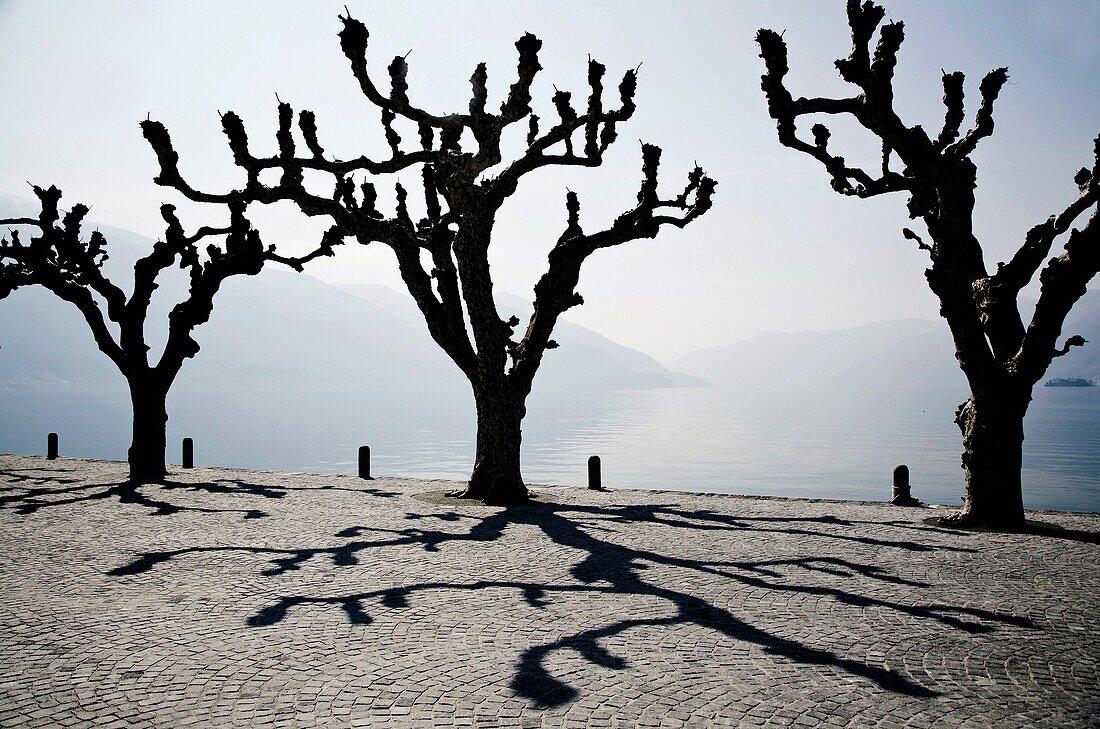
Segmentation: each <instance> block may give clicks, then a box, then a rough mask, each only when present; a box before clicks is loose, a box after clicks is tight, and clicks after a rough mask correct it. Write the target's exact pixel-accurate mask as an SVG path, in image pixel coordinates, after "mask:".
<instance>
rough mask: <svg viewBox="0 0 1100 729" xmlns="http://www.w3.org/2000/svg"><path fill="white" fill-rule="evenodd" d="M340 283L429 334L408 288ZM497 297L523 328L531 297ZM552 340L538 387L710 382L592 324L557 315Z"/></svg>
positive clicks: (609, 387) (503, 311)
mask: <svg viewBox="0 0 1100 729" xmlns="http://www.w3.org/2000/svg"><path fill="white" fill-rule="evenodd" d="M337 288H340V289H341V290H343V291H346V292H348V293H350V294H353V295H354V296H358V297H360V298H362V299H364V300H366V301H369V302H370V303H372V304H374V305H376V306H378V307H380V308H382V309H384V310H385V311H386V312H387V313H389V314H391V315H393V316H395V317H397V318H399V319H401V320H402V321H406V322H408V325H409V326H410V327H411V328H413V329H415V330H417V331H419V332H423V335H424V338H425V339H426V340H427V339H428V337H429V335H428V333H427V329H426V325H425V324H424V321H423V319H422V318H421V316H420V311H419V310H418V309H417V307H416V304H415V302H414V301H413V300H412V298H411V297H410V296H409V295H408V294H404V293H399V292H397V291H394V290H393V289H391V288H389V287H387V286H381V285H378V284H351V285H344V286H338V287H337ZM495 298H496V304H497V309H498V310H499V311H500V314H501V317H503V318H507V317H508V316H510V315H511V314H515V315H516V316H517V317H519V319H520V324H519V326H517V327H516V332H517V333H519V334H522V332H523V328H524V327H525V326H526V324H527V321H528V320H529V319H530V317H531V313H532V311H533V307H532V305H531V302H530V301H527V300H526V299H524V298H522V297H519V296H516V295H515V294H510V293H507V292H503V291H498V292H497V293H496V297H495ZM554 340H555V341H557V342H558V343H559V344H560V345H561V347H560V348H558V349H554V350H550V351H548V352H547V353H546V354H545V355H544V356H543V360H542V365H541V367H540V368H539V373H538V375H537V379H536V383H537V384H536V386H537V387H551V388H555V389H558V388H560V389H594V390H630V389H641V388H650V387H707V386H708V383H706V382H704V381H703V380H701V379H699V378H698V377H693V376H691V375H685V374H680V373H678V372H672V371H670V370H669V369H668V368H666V367H665V366H664V365H662V364H661V363H660V362H658V361H657V360H655V359H653V358H652V357H650V356H649V355H647V354H644V353H642V352H639V351H638V350H636V349H631V348H630V347H625V346H623V345H621V344H617V343H615V342H613V341H611V340H610V339H608V338H607V337H604V336H603V335H601V334H598V333H597V332H594V331H592V330H591V329H588V328H586V327H582V326H580V325H579V324H574V323H572V322H569V321H565V320H564V319H559V321H558V325H557V327H556V328H555V329H554ZM433 346H434V345H433Z"/></svg>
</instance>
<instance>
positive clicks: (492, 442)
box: [459, 383, 527, 504]
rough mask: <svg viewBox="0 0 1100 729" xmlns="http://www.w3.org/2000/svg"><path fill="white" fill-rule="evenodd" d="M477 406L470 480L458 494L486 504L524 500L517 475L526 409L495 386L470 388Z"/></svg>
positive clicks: (518, 399) (504, 389)
mask: <svg viewBox="0 0 1100 729" xmlns="http://www.w3.org/2000/svg"><path fill="white" fill-rule="evenodd" d="M474 401H475V403H476V405H477V454H476V456H475V458H474V472H473V474H472V475H471V476H470V482H469V484H468V485H467V486H466V490H465V491H463V492H462V493H461V494H460V495H459V497H460V498H463V499H478V500H481V501H484V502H485V503H487V504H515V503H518V502H522V501H526V500H527V487H526V486H524V484H523V476H522V475H521V474H520V465H519V452H520V441H521V438H522V434H521V432H520V424H521V423H522V422H523V416H524V415H525V414H526V412H527V408H526V406H525V405H524V404H523V398H522V397H520V396H518V395H516V394H514V393H510V392H509V389H508V388H507V386H506V385H505V384H504V383H500V386H498V387H477V388H474Z"/></svg>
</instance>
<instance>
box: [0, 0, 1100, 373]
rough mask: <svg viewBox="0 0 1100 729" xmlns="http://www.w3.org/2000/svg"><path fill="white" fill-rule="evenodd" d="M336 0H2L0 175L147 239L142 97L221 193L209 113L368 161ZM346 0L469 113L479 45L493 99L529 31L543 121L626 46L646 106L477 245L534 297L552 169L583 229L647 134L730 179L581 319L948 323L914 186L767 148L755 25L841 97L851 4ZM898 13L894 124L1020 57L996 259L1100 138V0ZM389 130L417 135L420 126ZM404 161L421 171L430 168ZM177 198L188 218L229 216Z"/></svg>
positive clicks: (611, 284)
mask: <svg viewBox="0 0 1100 729" xmlns="http://www.w3.org/2000/svg"><path fill="white" fill-rule="evenodd" d="M343 4H344V3H343V2H342V1H341V2H334V3H323V2H310V3H305V2H299V3H287V2H270V1H264V2H220V1H219V2H205V1H197V0H186V1H165V0H161V1H159V2H155V3H154V2H146V3H138V2H121V1H117V0H112V1H105V0H86V1H83V2H49V3H43V2H36V1H34V0H0V34H2V36H0V37H2V38H3V39H4V40H3V43H2V44H0V68H2V69H3V72H2V74H0V98H2V99H3V100H4V108H3V113H0V191H3V192H9V193H15V194H18V195H22V196H29V195H30V191H29V189H28V188H27V187H26V184H25V182H24V181H25V180H29V181H32V182H35V183H37V184H40V185H49V184H57V185H58V186H59V187H61V188H62V189H63V190H64V191H65V193H66V200H67V201H68V202H70V203H71V202H76V201H83V202H86V203H89V204H91V205H92V206H93V215H92V217H93V218H94V219H95V220H97V221H100V222H102V223H105V224H110V225H114V226H118V227H122V228H129V229H131V230H135V231H137V232H140V233H144V234H146V235H150V236H156V235H158V234H159V233H160V232H161V229H162V224H161V221H160V217H159V214H158V206H159V204H160V203H161V202H162V201H173V202H178V200H176V197H175V196H174V195H173V194H172V193H171V192H170V191H168V190H164V189H162V188H158V187H156V186H154V185H153V184H152V183H151V178H152V177H153V175H154V174H155V161H154V156H153V154H152V152H151V151H150V149H149V148H148V146H147V145H146V143H145V141H144V139H142V137H141V133H140V130H139V129H138V122H139V121H140V120H142V119H144V118H145V116H146V114H151V115H152V117H153V118H154V119H158V120H160V121H162V122H164V123H165V124H166V125H167V126H168V128H169V129H170V131H171V132H172V135H173V138H174V140H175V142H176V149H177V151H178V152H179V153H180V157H181V168H182V169H183V171H184V174H185V175H186V176H188V177H189V178H191V180H192V181H193V182H194V183H195V184H196V185H197V186H199V187H200V188H207V189H214V190H218V189H225V188H227V187H230V186H234V185H237V184H239V182H240V177H239V175H238V174H237V170H236V168H234V167H233V165H232V160H231V157H230V154H229V152H228V149H227V147H226V145H225V141H224V137H223V135H222V133H221V127H220V123H219V118H218V113H217V112H218V110H221V111H226V110H230V109H232V110H234V111H236V112H238V113H239V114H240V115H241V116H242V117H243V118H244V121H245V124H246V125H247V127H248V129H249V134H250V139H251V140H252V143H253V149H254V150H255V151H257V152H261V151H262V152H265V153H266V151H267V150H273V149H274V129H275V124H276V113H275V112H276V101H275V94H276V93H278V94H279V96H280V97H281V98H282V99H283V100H285V101H289V102H290V103H291V104H293V105H294V106H295V108H297V109H301V108H308V109H312V110H314V111H315V112H316V114H317V120H318V127H319V130H320V139H321V143H322V145H323V146H325V148H326V150H328V151H330V152H334V153H337V154H339V155H341V156H344V157H351V156H358V155H359V154H362V153H364V152H365V153H378V154H380V155H381V154H383V153H384V150H385V143H384V139H383V136H382V131H381V126H380V125H379V123H378V114H377V109H376V108H375V107H373V106H372V105H370V104H369V103H368V102H366V100H365V99H364V98H363V97H362V96H361V94H360V92H359V91H358V87H357V85H356V82H355V80H354V78H353V77H352V75H351V73H350V70H349V69H348V64H347V61H346V59H345V58H344V57H343V55H342V54H341V52H340V49H339V44H338V41H337V37H336V34H337V32H338V31H339V29H340V23H339V21H338V20H337V17H336V16H337V13H338V12H340V11H341V10H342V7H343ZM348 5H349V6H350V8H351V12H352V14H353V15H354V16H355V17H357V18H360V19H361V20H363V21H364V22H365V23H366V24H367V26H368V27H369V28H370V30H371V45H370V48H369V51H368V53H369V60H370V62H371V63H372V64H373V67H374V68H375V71H376V76H377V77H378V80H379V85H380V86H383V87H386V86H388V79H387V78H386V75H385V66H386V65H387V64H388V63H389V61H390V59H391V58H392V57H393V56H394V55H398V54H401V55H404V54H405V53H406V52H408V51H409V50H410V49H411V50H412V52H411V54H410V55H409V57H408V61H409V64H410V68H411V70H410V75H409V84H410V97H411V99H412V100H413V101H414V103H416V104H418V105H420V106H422V107H425V108H427V109H429V110H433V111H436V112H438V113H449V112H453V111H461V110H464V109H465V107H466V105H467V102H468V99H469V82H468V79H469V76H470V73H471V71H472V70H473V68H474V66H475V65H476V64H477V63H478V62H479V61H486V62H487V63H488V65H489V84H490V104H491V105H492V103H493V100H494V99H496V100H497V103H499V100H500V99H501V98H502V97H503V95H505V94H506V93H507V87H508V85H509V84H510V83H511V82H512V81H513V80H514V73H515V62H516V58H515V49H514V46H513V43H514V42H515V40H516V39H517V38H519V36H520V35H522V34H523V33H524V32H525V31H531V32H533V33H535V34H536V35H537V36H538V37H539V38H541V39H542V40H543V42H544V44H543V51H542V54H541V56H540V61H541V64H542V66H543V68H544V70H543V71H542V72H541V73H540V75H539V77H538V79H537V81H536V85H535V89H534V96H535V101H536V107H537V108H536V111H537V112H538V113H539V114H540V116H543V117H544V118H546V119H552V118H554V114H553V111H552V108H551V107H550V105H549V99H550V96H551V94H552V93H553V85H554V84H556V85H557V86H558V87H559V88H562V89H566V90H572V91H573V92H574V98H575V99H576V101H577V104H576V105H577V106H579V107H582V108H583V101H581V100H582V99H583V98H585V97H586V96H587V88H586V84H585V81H584V78H585V68H586V59H587V56H588V54H589V53H591V54H592V55H593V56H594V57H595V58H597V59H599V60H600V61H602V62H603V63H605V64H606V65H607V66H608V81H607V85H608V87H609V89H612V90H613V89H614V87H615V86H616V85H617V79H618V78H619V77H621V74H622V73H623V71H625V70H626V69H628V68H633V67H635V66H637V65H638V64H639V63H642V67H641V73H640V79H639V90H638V95H637V97H636V100H637V103H638V110H637V112H636V114H635V116H634V118H633V120H631V121H630V122H629V123H628V124H627V125H624V126H622V128H621V129H620V139H619V142H618V143H617V144H616V145H615V147H613V148H612V150H610V151H609V153H608V154H607V156H606V162H605V164H604V165H603V166H602V167H600V168H596V169H579V170H578V169H566V170H564V171H558V170H550V171H546V172H542V173H539V174H537V175H535V176H533V177H529V178H527V179H526V180H525V183H524V185H523V186H522V187H521V189H520V191H519V192H518V193H517V194H516V195H515V196H514V198H513V199H512V200H511V201H510V203H509V204H508V205H507V206H506V208H505V210H504V212H503V215H502V217H501V219H500V221H499V223H498V226H497V231H496V236H495V238H494V247H493V249H492V256H493V263H494V265H495V272H496V273H495V280H496V282H497V286H498V287H499V288H502V289H504V290H507V291H511V292H513V293H517V294H521V295H526V296H529V295H530V294H529V291H530V288H531V286H532V285H533V283H534V282H535V281H536V280H537V278H538V276H539V275H540V274H541V273H542V271H543V270H544V268H545V265H546V253H547V251H548V250H549V247H550V245H551V244H552V243H553V241H554V240H555V239H556V238H557V237H558V235H560V233H561V231H562V228H563V225H564V216H565V212H564V204H563V201H564V192H565V188H566V187H567V186H568V187H569V188H571V189H573V190H576V191H577V192H578V193H579V194H580V196H581V202H582V224H583V225H584V226H585V228H586V230H590V231H591V230H595V229H596V228H597V227H598V226H599V225H601V224H606V223H608V222H610V220H612V219H613V218H614V217H615V216H616V215H617V214H619V213H621V212H622V211H624V210H626V209H628V208H629V207H630V206H631V204H632V202H634V195H635V193H636V191H637V185H638V181H639V179H640V171H639V167H640V152H639V149H638V143H637V140H638V139H642V140H644V141H647V142H653V143H656V144H658V145H660V146H661V147H663V148H664V150H665V154H664V157H663V165H662V174H661V181H662V184H663V185H664V188H663V189H665V190H667V191H670V192H675V191H676V190H678V188H679V187H681V186H682V184H683V180H684V176H685V175H686V173H687V172H688V170H689V169H690V168H691V165H692V162H693V161H694V160H698V161H699V163H700V164H701V165H703V166H704V167H705V168H706V170H707V171H708V173H710V174H711V175H712V176H713V177H715V178H716V179H717V180H718V182H719V186H718V194H717V197H716V201H715V207H714V209H713V210H711V211H710V212H709V213H708V214H707V215H706V216H704V217H703V218H702V219H700V220H699V221H697V222H696V223H695V224H693V225H692V226H690V227H689V228H688V229H686V230H683V231H678V230H675V229H671V230H667V231H665V232H663V233H662V234H661V235H660V236H658V238H657V239H656V240H652V241H648V240H647V241H639V242H635V243H631V244H627V245H625V246H621V247H618V248H614V249H611V250H608V251H601V252H598V253H597V254H596V255H595V256H594V257H593V258H591V259H589V261H588V263H587V264H586V266H585V269H584V272H583V274H582V278H581V284H580V287H579V290H580V291H581V292H582V293H583V294H584V296H585V300H586V302H587V303H586V304H585V305H584V306H583V307H579V308H578V309H574V310H572V311H571V312H570V318H571V319H572V320H574V321H576V322H578V323H581V324H584V325H586V326H590V327H592V328H595V329H597V330H598V331H600V332H602V333H604V334H605V335H607V336H609V337H611V338H612V339H615V340H616V341H620V342H622V343H624V344H627V345H630V346H634V347H638V348H640V349H642V350H644V351H646V352H649V353H651V354H653V355H654V356H657V357H658V358H661V359H665V360H668V359H672V358H674V357H676V356H678V355H679V354H682V353H684V352H687V351H690V350H693V349H698V348H701V347H705V346H711V345H715V344H723V343H727V342H731V341H735V340H737V339H741V338H744V337H746V336H750V335H752V334H755V333H758V332H760V331H763V330H766V329H785V330H800V329H825V328H839V327H847V326H853V325H858V324H862V323H865V322H870V321H875V320H881V319H891V318H902V317H912V316H918V317H928V318H934V317H935V316H936V310H937V305H936V302H935V300H934V298H933V296H932V295H931V294H930V293H929V292H928V290H927V287H926V285H925V282H924V277H923V270H924V268H925V267H926V257H925V255H924V253H923V252H921V251H919V250H917V249H916V247H915V246H914V245H912V244H911V243H910V242H909V241H905V240H904V239H903V238H902V237H901V234H900V230H901V228H902V227H903V226H905V225H912V224H911V223H910V222H909V221H908V219H907V218H906V216H905V211H904V198H903V197H901V196H894V197H890V198H885V197H880V198H876V199H874V200H870V201H860V200H852V199H848V198H842V197H840V196H838V195H836V194H834V193H833V192H832V191H831V190H830V189H829V186H828V180H827V177H826V175H825V174H824V171H823V170H822V169H820V167H819V165H818V164H817V163H816V162H815V161H813V160H811V159H809V158H807V157H805V156H803V155H800V154H799V153H796V152H794V151H792V150H789V149H786V148H784V147H781V146H780V145H779V143H778V142H777V141H776V134H775V128H774V125H773V123H772V121H771V119H770V118H769V117H768V114H767V109H766V106H765V103H764V99H763V96H762V94H761V92H760V90H759V77H760V74H761V70H762V62H761V61H760V59H759V58H758V57H757V50H756V47H755V44H754V42H753V35H754V33H755V31H756V29H757V28H760V27H770V28H774V29H776V30H784V31H785V36H784V37H785V39H786V40H787V43H788V45H789V46H790V50H791V69H792V70H791V74H790V75H789V76H788V83H789V86H790V87H791V89H792V91H793V93H795V94H796V95H798V94H806V95H824V94H847V93H849V92H848V90H847V89H846V88H845V85H844V84H843V83H842V82H841V81H840V80H839V79H838V78H837V74H836V71H835V70H834V68H833V66H832V62H833V60H834V59H836V58H838V57H841V56H844V55H847V52H848V48H849V36H848V32H847V26H846V21H845V15H844V3H843V2H841V1H840V0H836V1H835V2H818V1H816V0H815V1H813V2H810V1H807V2H734V1H732V0H725V1H722V2H691V3H689V2H671V1H667V2H636V1H628V2H614V3H612V2H601V3H592V2H553V3H551V2H534V1H520V2H503V1H500V2H430V3H429V2H412V1H405V2H354V1H351V2H349V3H348ZM886 6H887V9H888V11H889V14H890V17H891V18H893V19H899V20H904V21H905V22H906V35H907V40H906V42H905V44H904V46H903V48H902V52H901V55H900V62H899V66H898V69H897V80H896V84H895V88H896V105H897V108H898V110H899V112H900V113H901V115H902V117H903V119H905V120H906V121H907V122H908V123H922V124H924V125H925V127H926V128H928V129H931V130H938V128H939V126H940V124H941V122H942V106H941V103H940V96H941V93H942V92H941V87H940V70H941V69H945V70H949V71H950V70H956V69H957V70H962V71H964V72H965V73H966V74H967V93H968V97H967V102H968V105H967V111H968V114H972V113H973V111H974V109H975V107H976V104H977V98H978V94H977V84H978V81H979V80H980V79H981V76H982V75H983V74H984V73H985V72H986V71H988V70H989V69H992V68H995V67H998V66H1008V67H1009V69H1010V73H1011V79H1010V82H1009V85H1008V86H1007V87H1006V88H1005V89H1004V90H1003V92H1002V94H1001V98H1000V100H999V101H998V103H997V113H996V120H997V130H996V133H995V134H994V135H993V137H992V138H990V139H987V140H985V141H984V142H983V143H982V144H981V146H980V147H979V150H978V152H977V154H976V155H975V157H974V159H975V160H976V162H977V163H978V165H979V170H980V172H979V189H978V209H977V220H976V227H977V231H978V233H979V236H980V237H981V239H982V240H983V242H984V244H985V246H986V251H987V262H988V263H989V265H990V266H993V265H995V263H996V261H999V260H1007V258H1008V257H1009V256H1010V255H1011V253H1012V251H1013V250H1014V249H1015V247H1016V246H1018V245H1019V243H1020V241H1022V239H1023V235H1024V232H1025V231H1026V230H1027V229H1028V228H1029V227H1030V226H1032V225H1034V224H1036V223H1038V222H1040V221H1041V220H1043V219H1044V218H1046V217H1047V216H1048V215H1049V214H1051V213H1053V212H1055V211H1056V210H1060V209H1061V208H1062V207H1064V206H1065V205H1066V203H1068V201H1069V200H1070V199H1071V198H1072V197H1073V195H1074V194H1075V193H1076V187H1075V185H1074V184H1073V181H1072V178H1073V175H1074V172H1075V171H1076V170H1077V169H1078V168H1080V167H1082V166H1085V165H1086V164H1088V163H1089V162H1090V160H1091V153H1092V139H1093V138H1094V137H1095V135H1096V134H1097V133H1098V132H1100V73H1098V71H1100V50H1098V44H1097V43H1096V36H1097V29H1098V28H1100V2H1096V1H1095V0H1081V1H1079V2H1055V1H1037V2H992V1H990V2H978V1H973V2H966V3H958V2H932V1H930V0H921V1H920V2H916V1H915V0H906V1H904V2H902V1H897V0H895V1H893V2H887V3H886ZM610 98H614V94H613V93H612V94H611V95H610ZM969 121H970V117H969V116H968V122H969ZM517 126H523V127H524V129H525V128H526V124H523V125H517ZM403 136H405V138H406V140H408V142H409V143H410V144H411V143H414V142H415V139H416V137H415V134H406V135H403ZM834 140H835V141H834V145H835V146H836V148H837V149H838V150H839V149H844V148H845V145H848V147H847V148H848V149H850V150H851V152H850V153H849V154H847V155H846V156H848V158H849V159H851V160H858V159H864V158H865V159H868V160H871V161H873V160H874V159H875V155H876V153H877V146H876V145H874V144H873V143H872V140H871V139H870V138H869V137H868V136H867V135H865V134H859V133H856V130H854V129H852V130H847V129H842V128H836V127H835V126H834ZM402 177H403V178H404V180H405V182H406V186H409V187H413V188H414V190H415V185H416V181H417V179H418V177H419V173H413V172H411V171H410V172H408V173H406V174H404V175H403V176H402ZM380 184H384V185H386V186H390V187H392V183H391V182H385V183H380ZM414 196H415V192H414ZM414 200H415V206H414V208H413V210H414V216H415V215H416V210H417V207H418V206H419V205H420V200H419V198H415V197H414ZM181 211H182V212H183V213H184V214H185V217H184V220H185V223H187V224H189V226H192V227H193V226H197V225H199V224H204V223H213V222H217V219H216V218H214V217H212V216H214V215H215V214H218V215H220V212H219V211H216V210H213V209H205V210H204V209H203V208H201V207H182V206H181ZM253 219H254V220H255V221H256V222H257V223H258V224H259V225H260V226H261V230H262V231H263V232H264V236H265V240H267V241H268V242H273V243H280V244H284V245H285V246H287V248H288V250H289V249H292V248H293V247H295V246H299V247H301V248H303V249H304V248H306V247H309V246H310V245H311V244H312V241H313V240H314V238H315V237H316V235H317V233H318V231H319V230H320V228H321V224H320V223H318V222H317V221H310V220H307V219H304V218H303V216H301V215H300V214H298V213H296V212H293V211H291V210H290V209H285V210H272V211H268V212H267V213H265V214H260V213H259V212H257V213H254V214H253ZM310 273H312V274H313V275H315V276H317V277H319V278H321V279H324V280H327V281H332V282H341V283H343V282H377V283H384V284H387V285H390V286H394V287H399V286H400V281H399V278H398V276H397V273H396V266H395V264H394V261H393V258H392V255H391V254H390V253H389V252H388V250H386V249H384V248H382V247H380V246H372V247H371V248H368V249H364V248H362V247H359V246H356V245H351V244H349V245H347V246H345V247H344V248H343V249H342V250H339V253H338V255H337V257H336V258H335V259H330V260H325V261H323V262H321V263H320V264H319V265H315V266H313V267H312V268H311V269H310ZM1090 295H1091V296H1096V295H1097V294H1096V293H1095V292H1093V293H1091V294H1090Z"/></svg>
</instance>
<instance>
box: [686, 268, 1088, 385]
mask: <svg viewBox="0 0 1100 729" xmlns="http://www.w3.org/2000/svg"><path fill="white" fill-rule="evenodd" d="M1021 305H1022V306H1021V309H1022V310H1023V311H1024V312H1025V316H1024V321H1025V322H1026V321H1027V319H1028V318H1029V316H1030V314H1031V311H1032V310H1033V309H1034V302H1033V301H1028V300H1021ZM1073 334H1080V335H1082V336H1083V337H1084V338H1085V339H1086V340H1088V343H1087V344H1086V345H1085V346H1084V347H1074V348H1072V349H1071V350H1070V352H1069V354H1067V355H1066V356H1064V357H1059V358H1057V359H1055V360H1054V362H1053V363H1052V364H1051V366H1050V369H1049V370H1048V371H1047V373H1046V375H1044V377H1043V381H1046V380H1048V379H1052V378H1056V377H1084V378H1086V379H1091V380H1096V381H1097V382H1100V293H1098V292H1096V291H1093V290H1090V291H1088V292H1087V293H1086V294H1085V296H1084V297H1083V298H1082V300H1081V301H1079V302H1078V304H1077V306H1076V308H1074V309H1073V310H1072V311H1071V312H1070V314H1069V316H1068V317H1067V319H1066V325H1065V326H1064V327H1063V331H1062V337H1061V339H1060V341H1064V340H1065V338H1066V337H1068V336H1071V335H1073ZM669 367H672V368H674V369H677V370H680V371H682V372H688V373H691V374H694V375H696V376H699V377H702V378H704V379H706V380H707V381H709V382H712V383H713V384H715V385H738V384H742V385H744V384H755V385H768V386H783V385H793V386H802V387H806V386H809V387H828V386H830V385H847V386H867V387H961V388H965V387H966V380H965V378H964V376H963V374H962V371H961V370H959V367H958V362H957V361H956V360H955V349H954V344H953V343H952V341H951V333H950V331H949V330H948V328H947V323H946V322H944V321H942V320H940V321H932V320H925V319H905V320H900V321H892V322H890V321H888V322H875V323H872V324H866V325H864V326H860V327H853V328H850V329H837V330H831V331H810V332H774V331H773V332H765V333H763V334H760V335H757V336H755V337H750V338H749V339H746V340H743V341H741V342H736V343H734V344H728V345H724V346H720V347H710V348H707V349H702V350H698V351H696V352H691V353H689V354H686V355H684V356H683V357H681V358H680V359H677V360H675V361H673V362H670V363H669Z"/></svg>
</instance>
